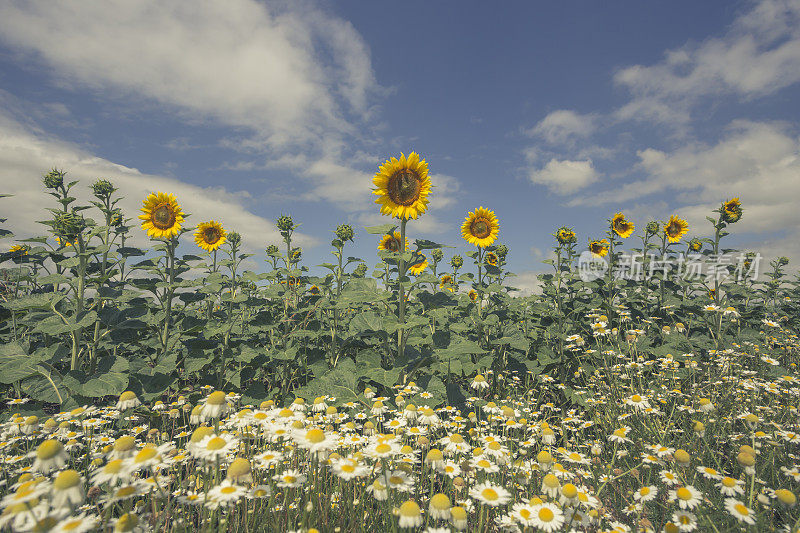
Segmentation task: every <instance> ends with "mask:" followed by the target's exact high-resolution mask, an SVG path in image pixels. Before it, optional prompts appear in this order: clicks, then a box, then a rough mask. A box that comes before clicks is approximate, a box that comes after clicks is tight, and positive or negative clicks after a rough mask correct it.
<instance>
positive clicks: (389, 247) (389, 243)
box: [378, 231, 408, 253]
mask: <svg viewBox="0 0 800 533" xmlns="http://www.w3.org/2000/svg"><path fill="white" fill-rule="evenodd" d="M378 250H383V251H385V252H394V253H397V252H399V251H400V232H399V231H395V232H394V234H393V235H388V234H387V235H384V236H383V237H381V242H379V243H378ZM404 251H408V237H406V249H405V250H404Z"/></svg>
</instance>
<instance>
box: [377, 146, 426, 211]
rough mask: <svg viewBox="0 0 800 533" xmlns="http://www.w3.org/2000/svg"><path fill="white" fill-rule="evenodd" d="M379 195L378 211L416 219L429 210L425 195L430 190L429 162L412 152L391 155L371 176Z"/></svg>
mask: <svg viewBox="0 0 800 533" xmlns="http://www.w3.org/2000/svg"><path fill="white" fill-rule="evenodd" d="M372 183H373V184H375V186H376V187H377V189H374V190H373V191H372V193H373V194H376V195H378V199H377V200H375V203H376V204H380V206H381V214H382V215H389V216H392V217H395V218H401V219H403V220H408V219H409V218H417V217H418V216H419V215H421V214H422V213H424V212H425V211H426V210H427V209H428V195H429V194H430V192H431V179H430V178H429V177H428V163H426V162H425V160H424V159H420V158H419V154H417V153H416V152H411V153H410V154H409V155H408V157H406V156H405V155H403V154H400V159H397V158H394V157H393V158H391V159H390V160H387V161H386V162H385V163H384V164H383V165H381V167H380V169H379V170H378V173H377V174H375V177H374V178H372Z"/></svg>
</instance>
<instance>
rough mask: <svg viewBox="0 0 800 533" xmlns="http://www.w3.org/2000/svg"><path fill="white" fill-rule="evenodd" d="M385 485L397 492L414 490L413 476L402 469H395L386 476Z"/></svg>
mask: <svg viewBox="0 0 800 533" xmlns="http://www.w3.org/2000/svg"><path fill="white" fill-rule="evenodd" d="M386 486H388V487H389V488H390V489H394V490H397V491H399V492H411V491H412V490H414V477H413V476H410V475H408V474H407V473H405V472H404V471H403V470H395V471H394V472H392V473H391V474H389V475H388V476H386Z"/></svg>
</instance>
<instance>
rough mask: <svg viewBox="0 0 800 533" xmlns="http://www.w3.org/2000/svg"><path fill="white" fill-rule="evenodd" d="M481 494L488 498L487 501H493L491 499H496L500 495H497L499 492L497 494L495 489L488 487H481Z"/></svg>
mask: <svg viewBox="0 0 800 533" xmlns="http://www.w3.org/2000/svg"><path fill="white" fill-rule="evenodd" d="M481 496H483V497H484V499H486V500H489V501H492V502H493V501H495V500H497V499H498V498H499V497H500V495H499V494H497V491H496V490H494V489H488V488H487V489H483V490H482V491H481Z"/></svg>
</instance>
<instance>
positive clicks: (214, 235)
mask: <svg viewBox="0 0 800 533" xmlns="http://www.w3.org/2000/svg"><path fill="white" fill-rule="evenodd" d="M221 236H222V235H220V232H219V230H218V229H217V228H214V227H211V228H206V229H205V231H204V232H203V240H205V241H206V243H208V244H215V243H216V242H217V241H218V240H219V239H220V237H221Z"/></svg>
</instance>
